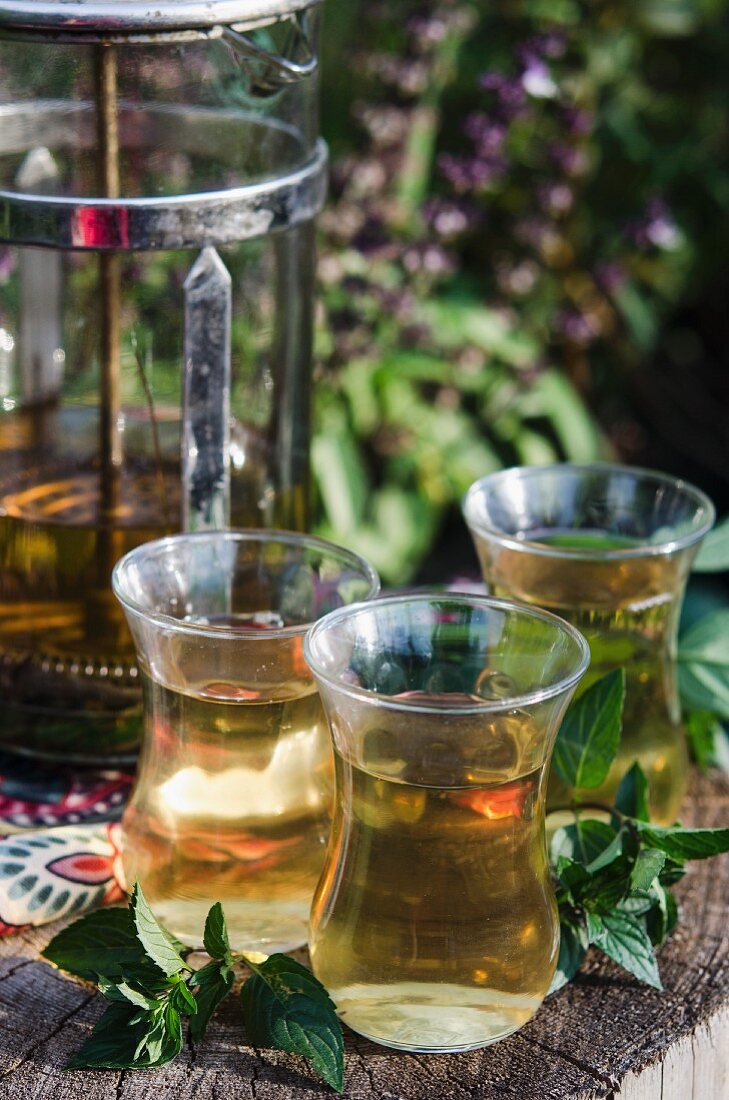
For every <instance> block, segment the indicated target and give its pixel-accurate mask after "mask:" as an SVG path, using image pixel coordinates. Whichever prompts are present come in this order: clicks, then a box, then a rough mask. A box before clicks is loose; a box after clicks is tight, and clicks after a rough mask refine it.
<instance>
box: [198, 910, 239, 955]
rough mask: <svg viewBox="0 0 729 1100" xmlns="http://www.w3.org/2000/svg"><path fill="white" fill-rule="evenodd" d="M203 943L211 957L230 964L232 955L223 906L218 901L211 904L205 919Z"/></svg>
mask: <svg viewBox="0 0 729 1100" xmlns="http://www.w3.org/2000/svg"><path fill="white" fill-rule="evenodd" d="M203 944H204V945H205V950H206V951H207V953H208V955H210V957H211V959H225V961H226V962H227V963H228V965H229V966H230V965H231V963H232V962H233V956H232V954H231V951H230V941H229V939H228V929H227V928H226V925H225V914H224V912H223V907H222V905H221V904H220V902H219V901H216V903H215V905H213V907H212V909H211V910H210V912H209V913H208V915H207V918H206V920H205V933H204V935H203Z"/></svg>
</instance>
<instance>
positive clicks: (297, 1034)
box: [43, 883, 344, 1092]
mask: <svg viewBox="0 0 729 1100" xmlns="http://www.w3.org/2000/svg"><path fill="white" fill-rule="evenodd" d="M203 942H204V945H205V950H206V951H207V953H208V955H210V956H211V961H210V962H209V963H207V964H206V965H205V966H203V967H202V968H201V969H199V970H193V969H192V968H191V967H190V966H189V965H188V963H187V957H188V956H189V955H190V954H191V953H192V948H189V947H185V945H184V944H181V943H180V942H179V940H177V939H175V937H174V936H172V935H171V934H170V933H169V932H168V931H167V929H166V928H165V927H164V926H163V925H162V924H161V923H160V922H159V921H158V920H157V918H156V917H155V916H154V914H153V912H152V910H151V908H150V906H149V903H148V902H147V899H146V898H145V896H144V893H143V891H142V889H141V887H140V886H139V884H138V883H137V884H136V885H135V887H134V890H133V891H132V896H131V899H130V903H129V908H128V909H120V908H113V909H101V910H98V911H97V912H94V913H91V914H89V915H88V916H86V917H82V918H81V920H79V921H77V922H76V923H75V924H73V925H71V926H70V927H69V928H65V929H64V930H63V931H62V932H59V933H58V935H57V936H55V937H54V938H53V939H52V940H51V942H50V943H49V944H48V946H47V947H46V949H45V951H44V952H43V955H44V957H45V958H46V959H48V961H49V962H52V963H53V964H54V965H55V966H57V967H59V969H61V970H65V971H67V972H68V973H70V974H75V975H77V976H78V977H80V978H84V979H85V980H87V981H93V982H95V984H96V985H97V986H98V989H99V992H100V993H101V994H102V996H103V997H104V998H105V999H106V1000H107V1001H108V1002H109V1005H108V1007H107V1009H106V1011H105V1012H104V1014H103V1016H102V1017H101V1019H100V1020H99V1021H98V1023H97V1024H96V1026H95V1027H94V1030H93V1032H92V1034H91V1036H90V1037H89V1038H88V1039H87V1040H86V1042H85V1043H84V1044H83V1046H82V1047H81V1049H80V1050H79V1052H78V1053H77V1054H76V1055H74V1057H73V1058H72V1059H71V1061H70V1062H69V1063H68V1065H67V1067H66V1068H67V1069H151V1068H154V1067H157V1066H162V1065H165V1063H167V1062H170V1061H172V1059H173V1058H176V1057H177V1055H178V1054H179V1053H180V1050H181V1049H182V1042H183V1020H184V1019H186V1018H187V1019H189V1028H190V1037H191V1038H192V1040H193V1041H194V1042H199V1041H200V1040H201V1039H202V1038H203V1036H204V1034H205V1031H206V1029H207V1026H208V1024H209V1022H210V1020H211V1019H212V1016H213V1014H214V1012H215V1010H216V1009H217V1008H218V1006H219V1005H220V1004H221V1003H222V1001H223V1000H225V998H226V997H227V996H228V995H229V994H230V993H231V991H232V989H233V985H234V982H235V972H236V967H241V968H242V967H244V966H245V967H247V968H248V970H249V971H251V977H249V978H248V980H247V981H246V982H245V984H244V986H243V989H242V993H241V996H242V1001H243V1006H244V1010H245V1019H246V1027H247V1030H248V1034H249V1038H250V1039H251V1041H252V1042H254V1043H255V1044H256V1046H260V1047H270V1048H275V1049H278V1050H285V1051H288V1052H289V1053H293V1054H301V1055H303V1056H304V1058H306V1059H308V1061H309V1063H310V1065H311V1067H312V1069H313V1070H314V1072H315V1073H317V1074H319V1076H320V1077H322V1078H323V1079H324V1080H325V1081H326V1082H327V1084H329V1085H331V1086H332V1088H334V1089H336V1090H337V1091H338V1092H341V1091H342V1087H343V1082H344V1041H343V1037H342V1028H341V1024H340V1023H339V1020H338V1018H337V1015H336V1012H335V1009H334V1005H333V1004H332V1002H331V1000H330V998H329V994H328V993H327V992H326V990H325V989H324V987H323V986H322V985H321V984H320V983H319V982H318V981H317V980H316V978H315V977H314V975H313V974H312V973H311V971H309V970H307V969H306V967H304V966H301V965H300V964H299V963H296V962H294V960H293V959H289V958H288V957H287V956H286V955H272V956H271V957H270V958H269V959H267V960H266V961H265V962H264V963H261V964H259V963H256V962H254V961H253V960H251V959H248V958H247V957H246V956H245V955H242V954H236V953H234V952H233V951H232V950H231V947H230V941H229V939H228V932H227V929H226V925H225V916H224V913H223V909H222V906H221V905H220V903H219V902H217V903H216V904H215V905H213V907H212V908H211V910H210V912H209V913H208V917H207V920H206V922H205V932H204V936H203Z"/></svg>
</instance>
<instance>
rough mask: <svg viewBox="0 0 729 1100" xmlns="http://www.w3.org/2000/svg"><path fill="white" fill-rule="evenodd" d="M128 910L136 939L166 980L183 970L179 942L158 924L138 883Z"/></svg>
mask: <svg viewBox="0 0 729 1100" xmlns="http://www.w3.org/2000/svg"><path fill="white" fill-rule="evenodd" d="M130 908H131V912H132V916H133V918H134V925H135V927H136V930H137V938H138V939H139V942H140V943H141V944H142V947H143V948H144V950H145V952H146V953H147V956H148V957H149V958H150V959H151V960H152V962H154V963H155V964H156V965H157V966H158V967H159V968H160V970H161V971H162V973H163V974H166V975H167V977H168V978H169V977H171V976H172V975H173V974H178V973H179V972H180V970H184V968H185V963H184V960H183V959H182V957H181V955H180V953H179V950H178V945H179V941H178V940H175V939H173V937H172V936H170V934H169V932H168V931H167V930H166V929H165V928H163V927H162V925H161V924H160V923H159V921H158V920H157V918H156V917H155V915H154V913H153V912H152V910H151V909H150V907H149V903H148V901H147V899H146V898H145V896H144V892H143V891H142V887H141V886H140V885H139V883H138V882H135V884H134V890H133V891H132V900H131V902H130Z"/></svg>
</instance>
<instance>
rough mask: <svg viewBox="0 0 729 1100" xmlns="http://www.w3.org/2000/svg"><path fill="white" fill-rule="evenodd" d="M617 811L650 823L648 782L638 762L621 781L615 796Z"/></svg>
mask: <svg viewBox="0 0 729 1100" xmlns="http://www.w3.org/2000/svg"><path fill="white" fill-rule="evenodd" d="M614 805H615V809H616V810H620V813H621V814H625V816H626V817H634V818H637V819H638V821H648V820H649V819H650V812H649V810H648V780H647V779H646V777H645V772H644V771H643V769H642V768H641V766H640V764H639V763H638V761H637V760H636V762H635V763H634V764H633V765H632V767H630V768H629V769H628V771H627V772H626V773H625V775H624V776H623V778H622V779H621V781H620V786H619V787H618V790H617V793H616V795H615V802H614Z"/></svg>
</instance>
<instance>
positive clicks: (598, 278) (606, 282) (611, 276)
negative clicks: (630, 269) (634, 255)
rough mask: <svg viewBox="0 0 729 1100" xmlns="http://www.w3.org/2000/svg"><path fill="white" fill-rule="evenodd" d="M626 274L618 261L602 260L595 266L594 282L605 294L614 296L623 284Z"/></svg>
mask: <svg viewBox="0 0 729 1100" xmlns="http://www.w3.org/2000/svg"><path fill="white" fill-rule="evenodd" d="M627 278H628V273H627V271H626V270H625V268H624V267H623V265H622V264H621V263H620V261H619V260H603V262H602V263H599V264H596V266H595V282H596V283H597V285H598V286H599V287H601V288H602V290H604V291H605V293H606V294H614V293H615V292H616V291H618V290H620V288H621V287H622V286H623V285H624V284H625V281H626V279H627Z"/></svg>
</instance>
